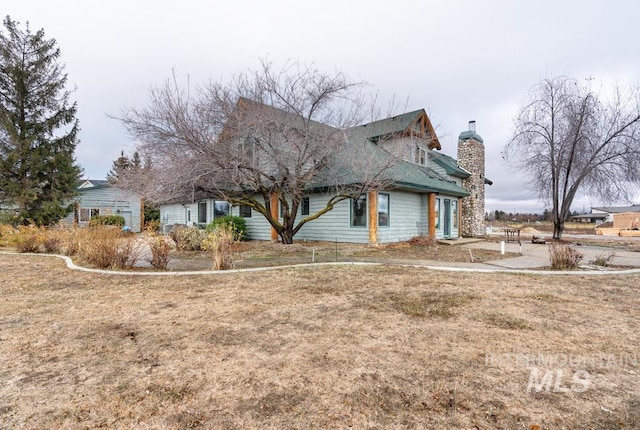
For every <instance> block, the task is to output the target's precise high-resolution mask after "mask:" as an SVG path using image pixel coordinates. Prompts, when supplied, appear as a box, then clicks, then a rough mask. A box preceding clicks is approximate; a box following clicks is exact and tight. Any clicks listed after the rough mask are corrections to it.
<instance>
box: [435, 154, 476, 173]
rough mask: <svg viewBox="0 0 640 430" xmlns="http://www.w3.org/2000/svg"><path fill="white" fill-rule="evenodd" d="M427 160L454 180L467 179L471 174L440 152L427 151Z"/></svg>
mask: <svg viewBox="0 0 640 430" xmlns="http://www.w3.org/2000/svg"><path fill="white" fill-rule="evenodd" d="M429 159H431V160H433V161H434V162H435V163H437V164H438V165H439V166H441V167H442V168H443V169H444V170H445V171H446V172H447V174H448V175H451V176H455V177H456V178H468V177H469V176H471V173H470V172H468V171H466V170H465V169H463V168H462V167H460V166H459V165H458V161H456V160H455V159H454V158H452V157H449V156H448V155H445V154H443V153H441V152H435V151H429Z"/></svg>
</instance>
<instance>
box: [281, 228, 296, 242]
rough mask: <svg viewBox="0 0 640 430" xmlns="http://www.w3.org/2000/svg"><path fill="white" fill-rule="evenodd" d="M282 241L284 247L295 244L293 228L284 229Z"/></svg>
mask: <svg viewBox="0 0 640 430" xmlns="http://www.w3.org/2000/svg"><path fill="white" fill-rule="evenodd" d="M280 239H282V243H283V244H284V245H291V244H293V228H287V227H285V228H283V229H282V231H281V232H280Z"/></svg>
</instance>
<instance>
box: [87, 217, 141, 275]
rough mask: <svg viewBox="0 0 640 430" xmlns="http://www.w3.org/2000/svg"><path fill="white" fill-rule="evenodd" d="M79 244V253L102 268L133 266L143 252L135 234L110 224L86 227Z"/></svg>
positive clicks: (90, 262)
mask: <svg viewBox="0 0 640 430" xmlns="http://www.w3.org/2000/svg"><path fill="white" fill-rule="evenodd" d="M79 245H80V246H79V250H78V255H79V256H80V257H81V258H83V259H84V260H86V261H87V262H88V263H89V264H91V265H92V266H94V267H97V268H100V269H109V268H112V269H126V268H132V267H133V266H135V264H136V262H137V261H138V258H139V257H140V254H141V252H142V247H141V245H140V243H139V242H138V241H137V238H136V236H135V235H133V234H127V233H125V232H122V231H121V230H119V229H114V228H109V227H108V226H98V227H92V228H88V229H86V230H85V232H83V234H82V235H81V240H80V244H79Z"/></svg>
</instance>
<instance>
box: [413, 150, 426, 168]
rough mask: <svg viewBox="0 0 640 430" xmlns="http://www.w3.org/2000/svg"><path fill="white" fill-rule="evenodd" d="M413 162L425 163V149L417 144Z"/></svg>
mask: <svg viewBox="0 0 640 430" xmlns="http://www.w3.org/2000/svg"><path fill="white" fill-rule="evenodd" d="M413 161H414V162H415V163H417V164H420V165H422V166H424V165H426V164H427V151H426V150H424V149H423V148H420V147H419V146H416V149H415V158H414V160H413Z"/></svg>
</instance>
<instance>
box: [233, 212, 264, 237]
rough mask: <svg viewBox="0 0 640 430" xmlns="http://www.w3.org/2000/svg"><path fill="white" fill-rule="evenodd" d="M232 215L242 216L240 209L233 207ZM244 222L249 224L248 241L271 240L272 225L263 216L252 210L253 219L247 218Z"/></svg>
mask: <svg viewBox="0 0 640 430" xmlns="http://www.w3.org/2000/svg"><path fill="white" fill-rule="evenodd" d="M231 215H235V216H240V207H239V206H234V207H232V208H231ZM244 220H245V222H246V224H247V239H249V240H271V225H269V223H268V222H267V220H266V219H265V217H263V216H262V214H260V213H259V212H256V211H254V210H251V218H245V219H244Z"/></svg>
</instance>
